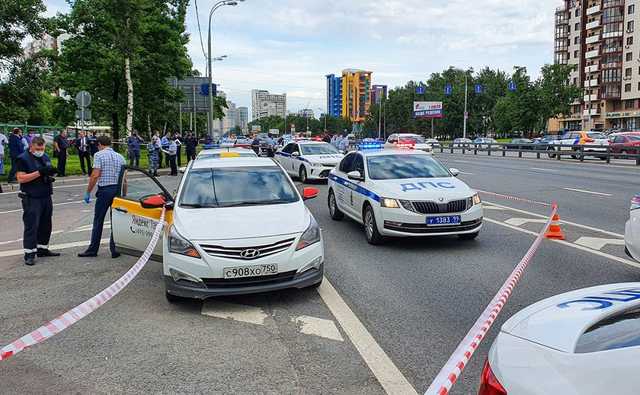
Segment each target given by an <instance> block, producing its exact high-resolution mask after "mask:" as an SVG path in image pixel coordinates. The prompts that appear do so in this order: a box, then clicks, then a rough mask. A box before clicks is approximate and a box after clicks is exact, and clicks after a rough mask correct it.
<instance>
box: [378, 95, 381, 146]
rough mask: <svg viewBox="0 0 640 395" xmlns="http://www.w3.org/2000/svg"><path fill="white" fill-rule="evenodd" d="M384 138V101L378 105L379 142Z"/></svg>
mask: <svg viewBox="0 0 640 395" xmlns="http://www.w3.org/2000/svg"><path fill="white" fill-rule="evenodd" d="M380 138H382V99H380V102H379V103H378V140H380Z"/></svg>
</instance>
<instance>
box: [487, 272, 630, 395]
mask: <svg viewBox="0 0 640 395" xmlns="http://www.w3.org/2000/svg"><path fill="white" fill-rule="evenodd" d="M639 358H640V283H627V284H614V285H604V286H598V287H593V288H586V289H581V290H577V291H573V292H569V293H566V294H562V295H558V296H554V297H552V298H549V299H546V300H543V301H541V302H538V303H535V304H533V305H531V306H529V307H527V308H525V309H524V310H522V311H520V312H519V313H517V314H516V315H514V316H513V317H512V318H511V319H509V320H508V321H507V322H506V323H505V324H504V325H503V326H502V329H501V331H500V333H499V335H498V337H497V338H496V340H495V341H494V343H493V346H492V347H491V350H490V351H489V358H488V360H487V363H486V364H485V367H484V371H483V373H482V377H481V385H480V390H479V392H478V394H479V395H506V394H520V395H547V394H566V395H578V394H580V395H596V394H598V395H601V394H616V395H632V394H638V393H639V391H640V375H639V374H638V359H639Z"/></svg>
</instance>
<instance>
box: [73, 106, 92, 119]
mask: <svg viewBox="0 0 640 395" xmlns="http://www.w3.org/2000/svg"><path fill="white" fill-rule="evenodd" d="M76 119H77V120H78V121H89V120H91V110H89V109H85V110H76Z"/></svg>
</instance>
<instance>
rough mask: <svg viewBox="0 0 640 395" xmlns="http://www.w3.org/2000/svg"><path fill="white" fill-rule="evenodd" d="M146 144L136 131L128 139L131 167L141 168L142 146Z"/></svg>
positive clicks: (128, 154)
mask: <svg viewBox="0 0 640 395" xmlns="http://www.w3.org/2000/svg"><path fill="white" fill-rule="evenodd" d="M142 143H144V141H142V139H141V138H140V136H138V132H136V131H134V132H133V133H132V134H131V136H129V138H128V139H127V156H129V166H131V167H136V168H137V167H140V145H141V144H142Z"/></svg>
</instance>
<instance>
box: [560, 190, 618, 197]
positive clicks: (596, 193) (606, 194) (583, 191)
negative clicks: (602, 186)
mask: <svg viewBox="0 0 640 395" xmlns="http://www.w3.org/2000/svg"><path fill="white" fill-rule="evenodd" d="M562 189H564V190H565V191H571V192H579V193H586V194H589V195H596V196H605V197H611V196H613V195H612V194H610V193H602V192H593V191H587V190H584V189H575V188H562Z"/></svg>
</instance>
